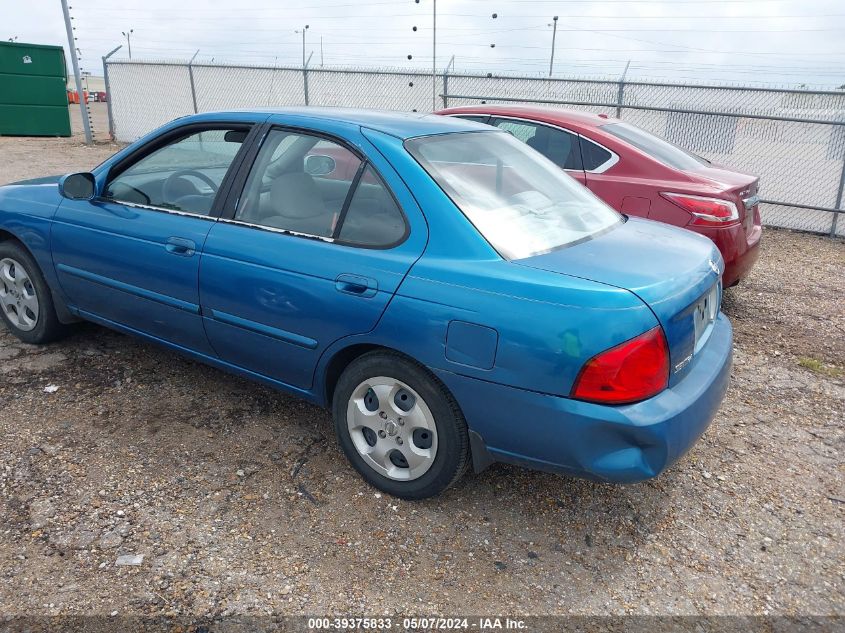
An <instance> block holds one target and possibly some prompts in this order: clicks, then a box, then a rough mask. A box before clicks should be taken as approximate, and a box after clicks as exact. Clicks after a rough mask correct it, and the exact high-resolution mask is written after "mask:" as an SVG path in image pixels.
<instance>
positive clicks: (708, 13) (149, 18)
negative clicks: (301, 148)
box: [0, 0, 845, 86]
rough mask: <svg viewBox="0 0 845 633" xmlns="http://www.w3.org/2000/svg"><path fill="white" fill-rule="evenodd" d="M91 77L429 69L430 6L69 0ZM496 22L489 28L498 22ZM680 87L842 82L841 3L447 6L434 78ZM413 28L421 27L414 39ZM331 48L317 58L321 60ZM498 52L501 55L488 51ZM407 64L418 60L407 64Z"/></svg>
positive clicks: (16, 7) (844, 8)
mask: <svg viewBox="0 0 845 633" xmlns="http://www.w3.org/2000/svg"><path fill="white" fill-rule="evenodd" d="M69 2H70V4H71V6H72V9H71V15H72V16H73V17H74V21H73V23H74V25H75V27H76V31H75V34H76V37H77V38H78V39H77V47H78V48H79V49H80V51H81V53H82V60H81V64H82V68H83V70H87V71H90V72H91V73H92V74H95V75H101V74H102V63H101V60H100V58H101V57H102V56H103V55H104V54H105V53H107V52H108V51H109V50H111V49H112V48H114V47H115V46H118V45H119V44H124V47H123V49H121V50H120V51H119V53H118V54H117V56H118V57H126V56H127V55H128V51H127V48H126V46H125V44H126V41H125V38H123V37H122V35H121V31H126V30H128V29H134V32H133V33H132V56H133V58H138V59H163V58H164V59H188V58H190V57H191V55H193V54H194V52H195V51H196V50H197V49H199V51H200V52H199V55H198V57H197V59H198V60H201V61H210V60H212V59H213V60H214V61H215V62H224V63H225V62H232V63H242V64H243V63H247V64H252V63H256V64H277V65H280V66H281V65H297V66H298V65H300V64H301V63H302V36H301V34H300V33H296V32H295V31H297V30H301V29H302V28H303V26H305V25H306V24H307V25H308V26H309V28H308V30H307V33H306V52H307V53H312V52H313V58H312V60H311V64H312V65H316V66H319V65H320V63H321V61H322V63H324V64H325V65H326V66H329V65H331V66H366V67H372V66H379V67H414V68H425V69H430V68H431V65H432V7H433V1H432V0H419V3H416V2H415V1H414V0H362V1H361V2H353V1H352V0H324V1H322V2H321V1H319V0H299V2H294V1H291V0H278V1H276V2H273V1H271V0H236V1H234V2H233V1H232V0H119V1H114V0H69ZM494 13H495V14H496V15H497V17H496V18H495V19H494V18H493V17H492V15H493V14H494ZM554 15H557V16H559V19H558V29H557V41H556V46H555V63H554V73H555V75H557V76H584V75H589V76H596V75H599V76H612V77H618V76H619V75H620V74H621V73H622V70H623V69H624V67H625V63H626V61H627V60H629V59H630V60H631V68H630V70H629V71H628V76H629V77H630V78H640V79H669V80H677V81H706V82H740V83H755V84H756V83H767V84H777V85H800V84H807V85H810V86H840V85H843V84H845V0H603V1H601V2H592V1H583V0H556V1H548V2H546V1H543V0H490V1H487V0H439V2H437V56H436V60H437V66H438V68H442V67H444V66H445V65H446V64H447V63H449V60H450V58H451V57H452V55H454V56H455V68H456V69H457V70H468V71H483V72H495V73H504V72H513V73H519V74H526V75H531V76H536V75H540V74H542V75H545V74H548V70H549V56H550V52H551V44H552V27H551V23H552V16H554ZM413 27H417V30H416V31H414V30H413ZM11 37H17V38H18V41H21V42H34V43H42V44H59V43H64V44H65V45H66V44H67V42H66V36H65V30H64V23H63V20H62V11H61V3H60V1H59V0H29V1H26V2H21V1H19V0H0V38H2V39H8V38H11ZM321 39H322V54H321V45H320V43H321ZM491 45H495V46H491ZM408 55H411V56H412V59H411V60H409V59H408Z"/></svg>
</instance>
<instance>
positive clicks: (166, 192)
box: [161, 169, 220, 200]
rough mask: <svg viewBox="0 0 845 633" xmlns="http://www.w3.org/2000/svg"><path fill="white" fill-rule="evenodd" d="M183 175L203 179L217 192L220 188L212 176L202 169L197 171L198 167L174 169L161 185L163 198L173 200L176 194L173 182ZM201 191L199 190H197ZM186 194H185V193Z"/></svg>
mask: <svg viewBox="0 0 845 633" xmlns="http://www.w3.org/2000/svg"><path fill="white" fill-rule="evenodd" d="M183 176H193V177H194V178H197V179H198V180H202V181H203V182H204V183H205V184H207V185H208V186H209V187H211V190H212V191H213V192H214V193H215V194H216V193H217V190H218V189H219V188H220V187H218V186H217V183H215V182H214V181H213V180H212V179H211V178H209V177H208V176H206V175H205V174H204V173H202V172H201V171H197V170H196V169H180V170H179V171H174V172H173V173H172V174H170V175H169V176H168V177H167V180H165V181H164V184H163V185H162V186H161V197H162V199H163V200H171V199H172V198H173V197H174V195H172V193H171V191H170V190H171V189H172V188H173V184H174V183H175V182H176V180H177V179H179V178H181V177H183ZM197 193H199V192H197ZM183 195H184V194H183Z"/></svg>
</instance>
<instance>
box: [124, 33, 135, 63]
mask: <svg viewBox="0 0 845 633" xmlns="http://www.w3.org/2000/svg"><path fill="white" fill-rule="evenodd" d="M134 32H135V29H129V30H128V31H121V34H122V35H123V36H124V37H125V38H126V48H128V49H129V59H132V41H131V40H130V37H129V36H130V35H132V33H134Z"/></svg>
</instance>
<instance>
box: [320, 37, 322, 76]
mask: <svg viewBox="0 0 845 633" xmlns="http://www.w3.org/2000/svg"><path fill="white" fill-rule="evenodd" d="M322 67H323V36H322V35H321V36H320V68H322Z"/></svg>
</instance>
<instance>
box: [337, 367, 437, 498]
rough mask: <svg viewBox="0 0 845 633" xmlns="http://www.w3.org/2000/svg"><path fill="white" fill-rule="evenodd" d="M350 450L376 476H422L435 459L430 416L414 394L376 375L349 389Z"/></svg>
mask: <svg viewBox="0 0 845 633" xmlns="http://www.w3.org/2000/svg"><path fill="white" fill-rule="evenodd" d="M346 423H347V425H348V427H349V435H350V437H351V438H352V443H353V444H354V445H355V449H356V450H357V451H358V453H359V454H360V455H361V457H363V458H364V461H365V462H366V463H367V465H368V466H369V467H370V468H372V469H373V470H375V471H376V472H377V473H379V474H380V475H384V476H385V477H388V478H390V479H395V480H398V481H410V480H413V479H417V478H419V477H422V476H423V475H424V474H425V473H426V472H427V471H428V469H429V468H431V465H432V464H433V463H434V458H435V456H436V455H437V427H436V426H435V425H434V416H433V415H432V414H431V410H430V409H429V408H428V405H426V403H425V401H424V400H423V399H422V398H421V397H420V396H419V394H418V393H417V392H416V391H414V390H413V389H411V388H410V387H409V386H408V385H406V384H405V383H403V382H402V381H400V380H396V379H395V378H388V377H386V376H378V377H376V378H370V379H369V380H365V381H364V382H362V383H361V384H360V385H358V386H357V387H356V388H355V391H353V392H352V397H351V398H350V399H349V405H348V407H347V409H346Z"/></svg>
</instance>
